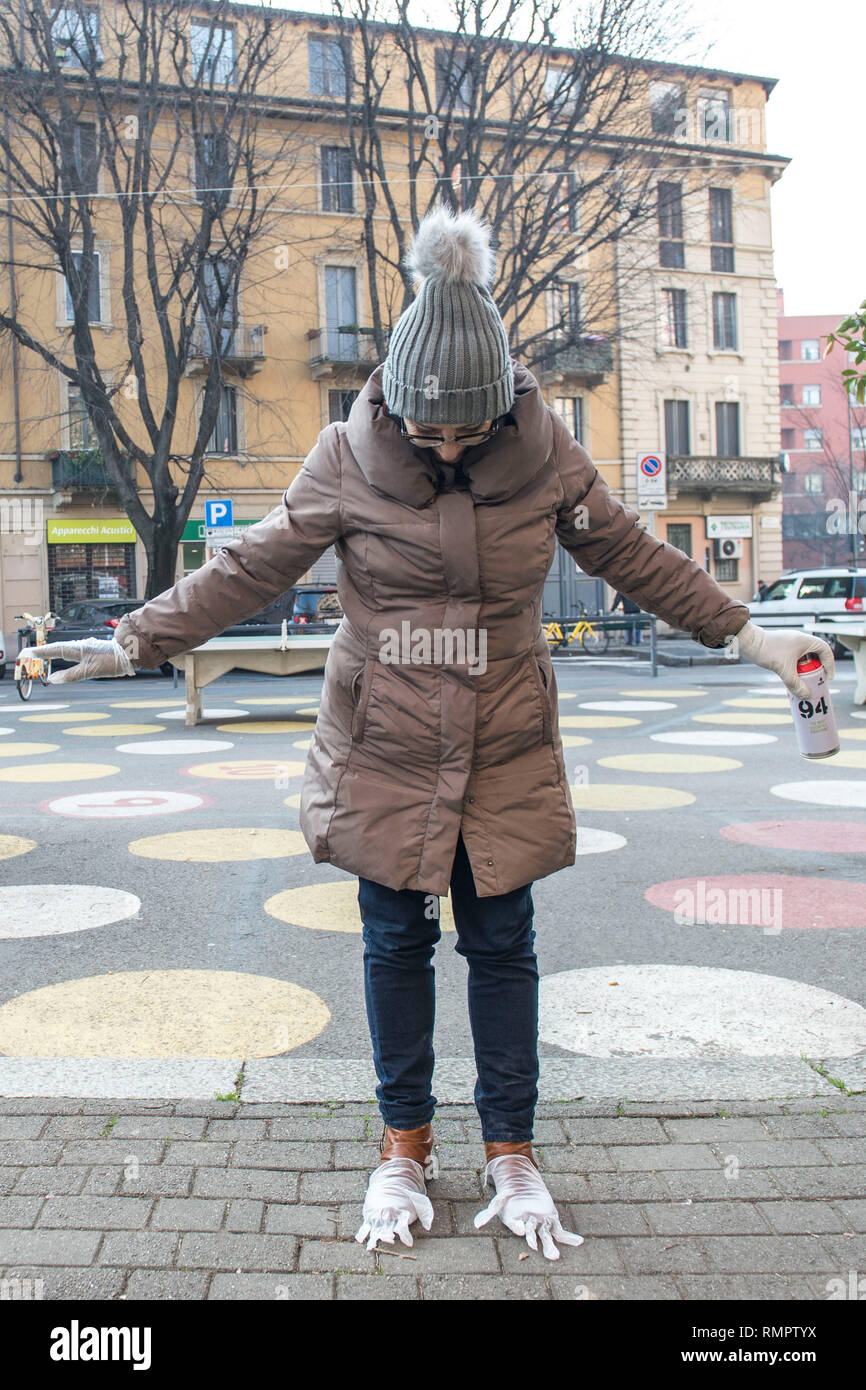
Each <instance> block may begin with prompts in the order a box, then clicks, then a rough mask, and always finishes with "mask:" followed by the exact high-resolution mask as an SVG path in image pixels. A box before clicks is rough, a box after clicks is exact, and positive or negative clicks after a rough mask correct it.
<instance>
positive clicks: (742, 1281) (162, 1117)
mask: <svg viewBox="0 0 866 1390" xmlns="http://www.w3.org/2000/svg"><path fill="white" fill-rule="evenodd" d="M381 1132H382V1123H381V1119H380V1117H379V1112H378V1108H377V1107H376V1105H375V1104H359V1103H348V1102H347V1103H339V1104H336V1103H334V1104H319V1105H288V1104H253V1103H235V1102H224V1101H216V1100H214V1101H200V1100H195V1101H190V1100H188V1101H184V1100H177V1101H141V1100H137V1101H132V1102H127V1101H124V1100H122V1099H118V1100H104V1099H100V1100H82V1099H69V1100H64V1099H57V1100H46V1099H0V1194H2V1195H0V1277H2V1278H3V1279H5V1280H7V1281H8V1280H16V1279H39V1280H42V1281H43V1283H42V1288H41V1296H42V1297H43V1298H44V1299H63V1298H73V1299H82V1300H89V1299H114V1300H122V1299H157V1300H159V1299H189V1300H194V1301H201V1300H206V1299H255V1300H260V1299H261V1300H267V1299H286V1298H288V1299H315V1300H319V1299H335V1298H336V1299H358V1298H361V1299H368V1298H385V1299H443V1298H444V1299H507V1298H530V1299H539V1298H540V1299H550V1298H565V1299H574V1298H580V1299H587V1298H589V1299H602V1300H608V1299H637V1300H680V1301H681V1300H686V1301H689V1300H702V1299H714V1298H721V1299H736V1300H739V1299H749V1300H760V1301H763V1300H773V1299H779V1300H790V1299H807V1300H828V1299H829V1298H830V1297H831V1294H832V1292H833V1291H834V1290H835V1291H836V1297H840V1298H846V1297H847V1298H850V1297H856V1294H852V1293H851V1292H850V1289H851V1288H852V1287H856V1283H857V1279H858V1278H862V1277H863V1274H864V1272H866V1095H864V1094H854V1095H844V1094H840V1095H838V1096H827V1094H826V1093H822V1094H820V1095H816V1096H815V1097H814V1098H812V1099H808V1098H806V1099H803V1098H801V1099H798V1100H789V1101H787V1102H786V1101H784V1100H781V1101H779V1102H768V1101H729V1102H724V1101H711V1102H699V1103H693V1104H687V1103H682V1102H671V1103H667V1104H660V1103H637V1102H635V1103H630V1102H627V1101H617V1100H616V1099H613V1100H611V1101H609V1102H605V1103H597V1102H594V1103H592V1104H589V1103H586V1104H583V1103H581V1102H580V1101H568V1102H562V1103H551V1102H548V1103H546V1104H542V1105H539V1107H538V1112H537V1119H536V1126H535V1146H536V1152H537V1156H538V1158H539V1164H540V1167H541V1171H542V1173H543V1174H544V1178H545V1181H546V1182H547V1185H548V1187H549V1188H550V1191H551V1192H552V1194H553V1196H554V1198H555V1199H556V1201H557V1205H558V1208H559V1212H560V1216H561V1219H562V1222H563V1225H564V1226H565V1228H566V1229H567V1230H572V1231H576V1232H578V1233H579V1234H581V1235H583V1236H584V1237H585V1241H584V1244H583V1245H581V1246H579V1247H568V1246H563V1247H561V1258H560V1259H559V1260H558V1261H556V1262H552V1261H548V1260H546V1259H545V1258H544V1256H543V1254H542V1252H541V1250H540V1249H539V1250H538V1251H537V1252H533V1251H530V1249H529V1247H528V1245H527V1244H526V1241H525V1240H521V1239H518V1237H517V1236H515V1235H513V1234H512V1233H511V1232H509V1231H508V1230H507V1229H506V1227H505V1226H503V1225H502V1223H501V1222H500V1221H499V1219H498V1217H497V1218H495V1219H494V1221H492V1222H490V1223H489V1224H488V1225H487V1226H485V1227H483V1228H482V1229H480V1230H476V1229H475V1227H474V1226H473V1224H472V1222H473V1217H474V1216H475V1214H476V1213H477V1212H478V1211H480V1210H481V1209H482V1208H483V1207H485V1206H486V1205H487V1203H488V1201H489V1200H490V1197H491V1196H492V1194H493V1189H492V1187H488V1188H487V1190H486V1193H485V1192H484V1191H483V1189H482V1175H483V1167H484V1157H483V1148H482V1145H481V1131H480V1124H479V1121H478V1115H477V1112H476V1111H475V1109H474V1107H473V1106H470V1105H443V1106H441V1107H440V1108H439V1110H438V1111H437V1115H436V1118H435V1120H434V1133H435V1135H436V1140H437V1150H438V1154H439V1160H440V1164H441V1170H442V1171H441V1177H440V1178H439V1179H438V1180H437V1181H432V1182H430V1183H429V1184H428V1192H429V1195H430V1197H431V1198H432V1201H433V1204H434V1208H435V1213H436V1215H435V1220H434V1223H433V1227H432V1229H431V1230H430V1232H429V1233H427V1232H424V1231H423V1229H422V1228H421V1226H420V1223H415V1224H414V1225H413V1227H412V1231H413V1235H414V1236H415V1245H414V1246H413V1247H412V1248H411V1249H410V1248H407V1247H405V1246H403V1245H401V1244H399V1242H398V1243H397V1244H396V1245H395V1246H394V1247H393V1248H391V1247H389V1248H388V1250H387V1251H383V1252H382V1253H381V1254H377V1253H368V1252H367V1250H366V1249H365V1247H364V1246H363V1245H360V1244H358V1243H357V1242H356V1241H355V1240H354V1233H355V1231H356V1230H357V1229H358V1226H359V1225H360V1221H361V1204H362V1199H363V1195H364V1191H365V1189H366V1184H367V1177H368V1174H369V1171H370V1169H371V1168H372V1167H374V1166H375V1165H376V1164H377V1163H378V1161H379V1153H378V1139H379V1136H380V1135H381ZM406 1256H412V1257H413V1258H411V1259H409V1258H405V1257H406ZM401 1257H403V1258H401ZM852 1273H853V1275H854V1278H853V1280H852V1277H851V1276H852ZM833 1281H836V1282H835V1284H834V1283H833ZM17 1288H18V1286H17V1285H14V1284H13V1285H10V1284H6V1285H0V1296H5V1297H9V1296H20V1295H19V1293H18V1292H16V1290H17ZM845 1290H848V1291H847V1292H846V1291H845ZM10 1291H11V1292H10Z"/></svg>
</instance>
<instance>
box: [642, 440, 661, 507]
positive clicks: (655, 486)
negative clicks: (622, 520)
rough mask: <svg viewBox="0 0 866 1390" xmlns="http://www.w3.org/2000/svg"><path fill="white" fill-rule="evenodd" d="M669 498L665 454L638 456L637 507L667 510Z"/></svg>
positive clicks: (643, 454) (656, 453)
mask: <svg viewBox="0 0 866 1390" xmlns="http://www.w3.org/2000/svg"><path fill="white" fill-rule="evenodd" d="M667 504H668V497H667V469H666V467H665V456H664V454H661V453H658V452H654V453H643V452H642V453H639V454H638V456H637V505H638V507H639V508H641V507H658V508H662V509H663V508H665V507H666V506H667Z"/></svg>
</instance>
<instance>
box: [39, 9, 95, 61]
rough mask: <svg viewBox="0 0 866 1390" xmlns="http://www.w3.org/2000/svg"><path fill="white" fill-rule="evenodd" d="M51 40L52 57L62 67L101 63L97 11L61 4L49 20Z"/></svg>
mask: <svg viewBox="0 0 866 1390" xmlns="http://www.w3.org/2000/svg"><path fill="white" fill-rule="evenodd" d="M51 42H52V43H53V45H54V56H55V58H56V59H57V61H58V63H61V64H62V65H63V67H65V68H89V67H90V65H91V62H97V63H101V62H102V49H101V48H100V46H99V11H98V10H96V9H84V8H82V9H81V10H78V9H76V8H75V6H73V5H61V7H60V9H59V10H57V11H56V12H55V14H54V15H53V17H52V20H51ZM91 55H92V57H91Z"/></svg>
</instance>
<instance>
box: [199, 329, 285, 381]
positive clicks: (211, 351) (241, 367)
mask: <svg viewBox="0 0 866 1390" xmlns="http://www.w3.org/2000/svg"><path fill="white" fill-rule="evenodd" d="M266 332H267V327H266V325H265V324H263V323H255V324H253V323H238V324H235V327H234V328H232V327H231V325H230V324H225V325H223V327H222V328H216V327H214V328H211V327H209V326H208V324H206V323H204V322H199V323H196V324H195V326H194V328H193V331H192V336H191V339H190V345H189V353H188V356H187V363H186V371H185V373H184V374H185V375H186V376H197V375H199V374H201V373H204V372H207V371H209V370H210V363H211V359H212V358H213V357H214V356H215V355H216V351H215V348H216V347H218V349H219V356H220V359H221V361H222V363H223V365H224V366H226V367H231V368H232V369H233V370H234V371H236V372H237V373H238V374H239V375H240V376H252V375H253V374H254V373H255V372H260V371H261V370H262V367H263V366H264V365H265V334H266Z"/></svg>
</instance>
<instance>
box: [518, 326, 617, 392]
mask: <svg viewBox="0 0 866 1390" xmlns="http://www.w3.org/2000/svg"><path fill="white" fill-rule="evenodd" d="M539 354H540V356H539V359H538V361H537V362H536V364H535V368H534V371H535V375H536V376H537V377H538V380H539V383H540V385H542V386H555V385H557V384H558V383H559V382H561V381H563V380H565V379H566V378H571V379H573V380H575V381H581V382H583V383H584V384H585V385H587V386H599V385H600V384H601V382H603V381H605V380H606V378H607V377H608V376H610V373H611V372H612V371H613V344H612V343H611V342H610V341H609V340H608V339H607V338H605V337H603V336H602V335H601V334H600V333H586V334H584V335H583V337H582V338H579V339H578V340H577V341H576V342H568V340H567V339H557V338H551V339H549V340H548V341H547V342H544V343H540V344H539Z"/></svg>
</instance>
